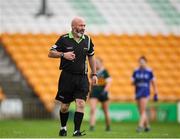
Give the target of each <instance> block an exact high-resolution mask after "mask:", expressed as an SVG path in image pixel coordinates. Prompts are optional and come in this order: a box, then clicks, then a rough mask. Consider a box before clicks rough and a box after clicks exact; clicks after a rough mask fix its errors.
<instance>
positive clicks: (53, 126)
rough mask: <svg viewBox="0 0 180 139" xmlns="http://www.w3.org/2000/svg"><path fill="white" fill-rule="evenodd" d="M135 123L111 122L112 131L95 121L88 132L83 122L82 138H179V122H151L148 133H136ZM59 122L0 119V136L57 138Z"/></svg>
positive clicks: (85, 123) (70, 125)
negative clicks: (84, 132) (94, 126)
mask: <svg viewBox="0 0 180 139" xmlns="http://www.w3.org/2000/svg"><path fill="white" fill-rule="evenodd" d="M136 126H137V123H133V122H113V123H112V131H110V132H106V131H104V129H105V127H104V123H103V122H97V125H96V128H95V131H93V132H90V131H88V129H89V123H88V122H83V124H82V128H81V129H82V130H86V136H84V137H83V138H132V137H136V138H143V137H144V138H154V137H157V138H171V137H179V138H180V124H178V123H152V124H151V126H152V130H151V131H150V132H149V133H136V132H135V129H136ZM67 128H68V136H67V137H68V138H70V137H72V132H73V122H72V121H68V125H67ZM58 130H59V122H58V121H57V120H1V121H0V138H9V137H13V138H59V136H58Z"/></svg>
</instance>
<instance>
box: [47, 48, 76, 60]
mask: <svg viewBox="0 0 180 139" xmlns="http://www.w3.org/2000/svg"><path fill="white" fill-rule="evenodd" d="M48 57H50V58H65V59H67V60H74V59H75V54H74V52H66V53H63V52H59V51H57V50H55V49H50V51H49V54H48Z"/></svg>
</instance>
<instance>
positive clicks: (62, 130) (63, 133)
mask: <svg viewBox="0 0 180 139" xmlns="http://www.w3.org/2000/svg"><path fill="white" fill-rule="evenodd" d="M59 136H67V131H66V130H65V129H61V130H60V131H59Z"/></svg>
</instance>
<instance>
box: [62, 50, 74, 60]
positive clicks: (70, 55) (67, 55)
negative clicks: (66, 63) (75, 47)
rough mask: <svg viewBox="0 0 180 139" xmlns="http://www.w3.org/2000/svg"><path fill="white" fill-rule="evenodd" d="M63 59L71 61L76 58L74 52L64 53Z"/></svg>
mask: <svg viewBox="0 0 180 139" xmlns="http://www.w3.org/2000/svg"><path fill="white" fill-rule="evenodd" d="M64 58H65V59H67V60H71V61H72V60H74V59H75V58H76V55H75V54H74V51H72V52H66V53H64Z"/></svg>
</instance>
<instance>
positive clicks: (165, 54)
mask: <svg viewBox="0 0 180 139" xmlns="http://www.w3.org/2000/svg"><path fill="white" fill-rule="evenodd" d="M58 37H59V36H58V35H57V34H48V35H45V34H36V35H34V34H23V35H22V34H3V35H2V37H1V39H2V42H3V44H4V46H5V48H6V50H7V52H8V53H9V54H10V55H11V56H12V58H13V59H14V61H15V62H16V64H17V67H18V68H19V69H20V70H21V72H22V73H23V75H24V76H25V78H26V79H27V81H28V82H29V84H30V85H31V86H32V88H33V89H34V91H35V92H36V94H37V95H38V96H39V98H40V100H41V101H42V102H44V104H45V106H46V108H47V109H48V110H52V108H53V106H54V102H53V101H54V97H55V95H56V92H57V83H58V78H59V74H60V71H59V70H58V66H59V60H58V59H56V60H55V59H50V58H48V56H47V55H48V51H49V49H50V47H51V46H52V45H53V44H54V43H55V41H56V40H57V39H58ZM91 37H92V39H93V42H94V44H95V50H96V51H95V53H96V56H99V57H101V58H102V59H103V60H104V64H105V66H106V68H107V69H108V70H109V72H110V74H111V76H112V78H113V83H112V87H111V95H110V96H111V99H112V100H114V101H132V100H133V99H134V92H133V91H134V89H133V87H132V86H131V75H132V72H133V70H134V69H135V68H136V67H137V65H138V63H137V59H138V58H139V57H140V56H141V55H144V56H146V57H147V58H148V61H149V65H150V67H152V69H153V71H154V73H155V76H156V78H157V83H158V88H159V97H160V100H162V101H177V100H180V89H179V85H180V36H175V35H173V34H170V35H168V36H163V35H156V36H152V35H148V34H147V35H145V36H140V35H133V36H129V35H126V34H125V35H114V34H112V35H103V34H101V35H91Z"/></svg>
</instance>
